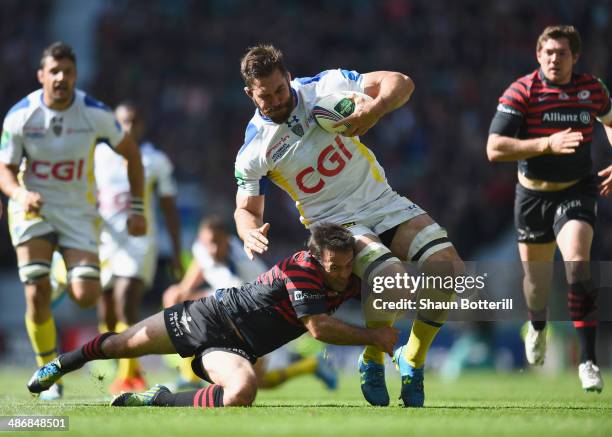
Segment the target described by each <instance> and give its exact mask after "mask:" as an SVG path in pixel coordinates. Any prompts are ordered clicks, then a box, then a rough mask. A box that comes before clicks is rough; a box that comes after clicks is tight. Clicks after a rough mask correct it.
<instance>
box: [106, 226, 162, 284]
mask: <svg viewBox="0 0 612 437" xmlns="http://www.w3.org/2000/svg"><path fill="white" fill-rule="evenodd" d="M156 267H157V246H156V244H155V242H154V240H153V239H152V238H151V237H150V236H146V235H145V236H142V237H132V236H131V235H129V234H128V233H127V231H122V232H114V231H109V230H108V229H107V228H104V230H103V231H102V234H101V236H100V269H101V271H100V282H101V283H102V288H104V289H106V288H109V287H111V286H112V285H113V282H114V280H115V278H116V277H124V278H136V279H140V280H141V281H142V282H144V284H145V286H146V287H147V288H149V287H150V286H151V285H152V284H153V278H154V277H155V270H156Z"/></svg>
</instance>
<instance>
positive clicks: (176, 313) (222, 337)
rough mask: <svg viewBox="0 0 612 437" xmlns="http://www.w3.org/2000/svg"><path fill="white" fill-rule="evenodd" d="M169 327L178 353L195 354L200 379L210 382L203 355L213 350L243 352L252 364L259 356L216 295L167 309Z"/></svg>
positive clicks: (242, 355)
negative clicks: (237, 332)
mask: <svg viewBox="0 0 612 437" xmlns="http://www.w3.org/2000/svg"><path fill="white" fill-rule="evenodd" d="M164 321H165V322H166V330H167V331H168V335H169V336H170V340H171V341H172V344H173V345H174V347H175V348H176V351H177V352H178V354H179V355H180V356H181V357H183V358H187V357H191V356H194V359H193V361H192V362H191V367H192V368H193V371H194V373H195V374H196V375H198V376H199V377H200V378H202V379H205V380H206V381H209V382H211V381H210V378H209V377H208V374H207V373H206V371H205V370H204V369H203V367H202V360H201V358H202V357H203V356H204V355H206V354H208V353H210V352H213V351H223V352H229V353H232V354H236V355H239V356H241V357H243V358H245V359H247V360H249V361H250V362H251V363H252V364H255V362H256V361H257V356H256V355H255V354H254V353H253V352H252V350H251V349H250V348H249V346H248V345H246V344H245V343H244V341H242V340H241V339H240V337H238V335H237V334H236V331H235V328H234V327H233V326H232V324H231V322H230V321H229V318H228V317H227V315H226V314H225V311H224V310H223V308H222V307H221V305H220V304H219V302H218V301H217V299H216V298H215V297H214V296H208V297H204V298H202V299H199V300H194V301H190V300H188V301H185V302H182V303H179V304H177V305H174V306H171V307H169V308H166V309H165V310H164Z"/></svg>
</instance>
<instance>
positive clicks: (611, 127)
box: [597, 108, 612, 196]
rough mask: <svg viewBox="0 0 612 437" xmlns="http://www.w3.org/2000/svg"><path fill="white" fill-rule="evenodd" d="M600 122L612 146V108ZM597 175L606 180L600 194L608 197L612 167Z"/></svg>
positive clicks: (610, 187)
mask: <svg viewBox="0 0 612 437" xmlns="http://www.w3.org/2000/svg"><path fill="white" fill-rule="evenodd" d="M599 121H600V122H601V124H602V125H603V127H604V130H605V132H606V136H607V137H608V143H609V144H610V145H611V146H612V108H611V109H610V112H609V113H608V115H607V116H604V117H600V118H599ZM597 175H598V176H600V177H602V178H604V180H603V181H602V182H600V184H599V193H600V194H601V195H602V196H608V195H609V194H610V193H612V165H609V166H607V167H606V168H604V169H602V170H600V171H599V172H597Z"/></svg>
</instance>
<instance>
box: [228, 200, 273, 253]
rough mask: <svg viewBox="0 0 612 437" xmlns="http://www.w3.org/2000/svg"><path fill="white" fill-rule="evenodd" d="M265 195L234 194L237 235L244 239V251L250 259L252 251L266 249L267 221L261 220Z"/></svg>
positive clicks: (262, 251)
mask: <svg viewBox="0 0 612 437" xmlns="http://www.w3.org/2000/svg"><path fill="white" fill-rule="evenodd" d="M264 204H265V197H264V196H263V195H259V196H248V195H246V194H241V193H240V192H238V193H237V194H236V210H235V211H234V220H235V221H236V230H237V231H238V235H239V236H240V238H241V239H242V241H244V251H245V252H246V254H247V255H248V257H249V258H250V259H253V252H256V253H264V252H265V251H266V250H268V239H267V234H268V230H269V229H270V225H269V224H268V223H264V222H263V214H264Z"/></svg>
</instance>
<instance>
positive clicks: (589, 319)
mask: <svg viewBox="0 0 612 437" xmlns="http://www.w3.org/2000/svg"><path fill="white" fill-rule="evenodd" d="M596 299H597V290H596V289H595V288H594V286H593V283H592V282H591V281H590V280H586V281H580V282H576V283H574V284H570V286H569V293H568V295H567V302H568V307H569V313H570V318H571V319H572V322H573V324H574V328H576V333H577V334H578V342H579V343H580V362H581V363H584V362H585V361H589V360H590V361H593V363H595V364H597V358H596V354H595V339H596V335H597V320H596V318H595V310H596V309H597V308H596V305H595V303H596Z"/></svg>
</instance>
